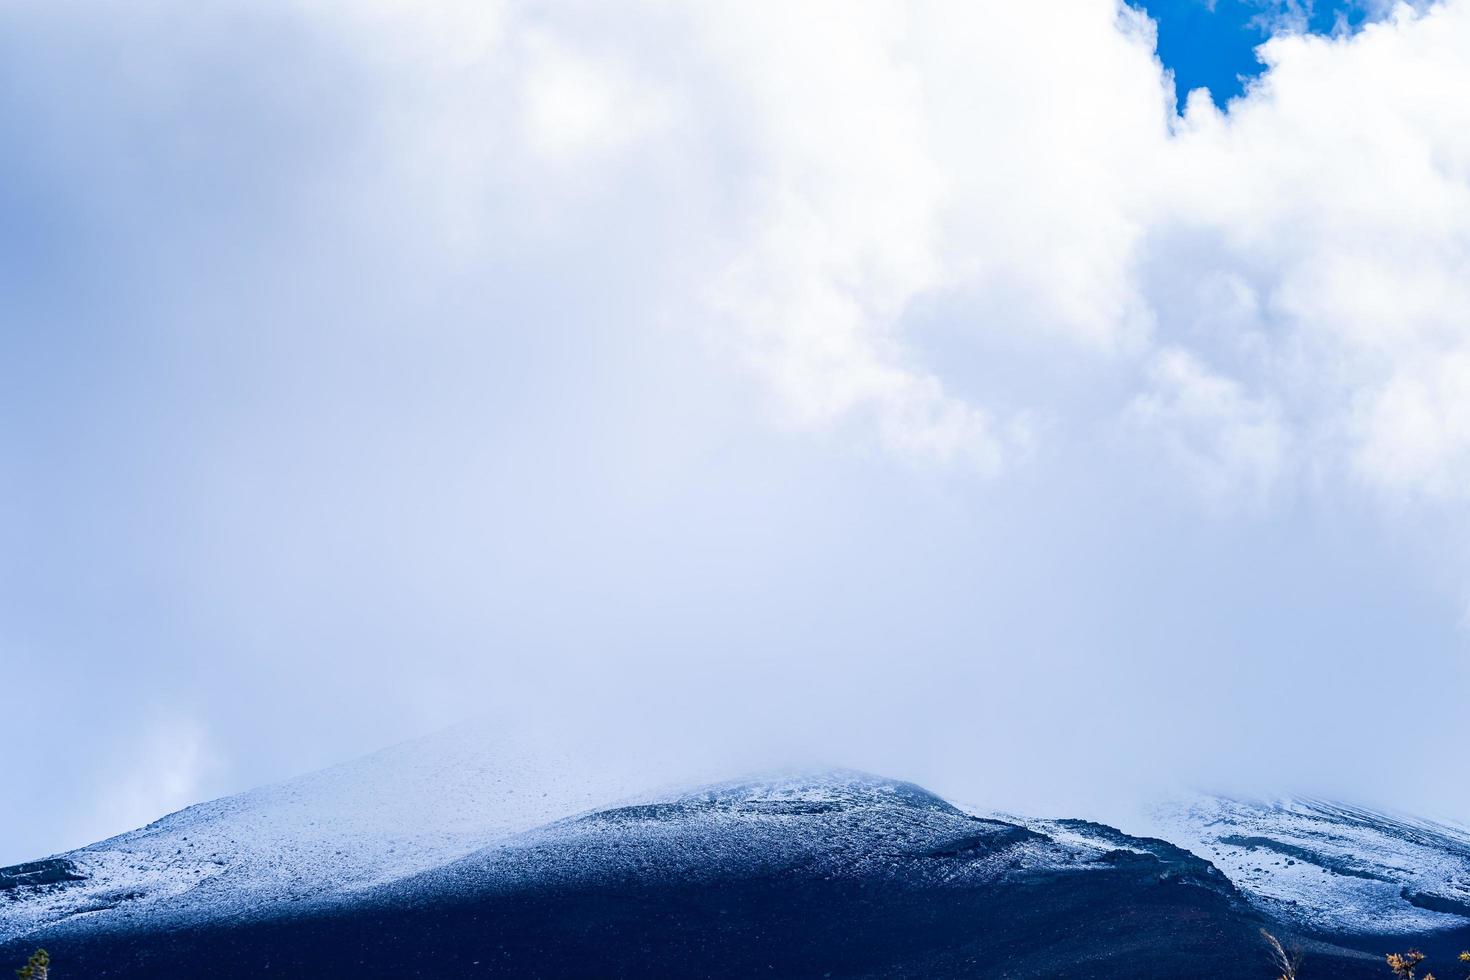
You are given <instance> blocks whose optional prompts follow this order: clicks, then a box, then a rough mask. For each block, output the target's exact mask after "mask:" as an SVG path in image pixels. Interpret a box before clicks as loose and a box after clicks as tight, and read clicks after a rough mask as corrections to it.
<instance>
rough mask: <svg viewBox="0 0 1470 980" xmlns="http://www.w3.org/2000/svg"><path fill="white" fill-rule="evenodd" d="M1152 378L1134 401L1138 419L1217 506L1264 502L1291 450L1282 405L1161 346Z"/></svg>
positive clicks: (1132, 411)
mask: <svg viewBox="0 0 1470 980" xmlns="http://www.w3.org/2000/svg"><path fill="white" fill-rule="evenodd" d="M1148 376H1149V387H1148V389H1147V390H1145V391H1144V392H1143V393H1142V394H1140V395H1138V396H1137V397H1136V398H1135V399H1134V400H1133V403H1132V405H1130V406H1129V409H1128V414H1129V417H1130V419H1131V421H1132V422H1133V423H1134V424H1135V425H1137V426H1139V427H1140V428H1142V429H1144V430H1146V431H1147V432H1149V433H1150V434H1151V435H1153V436H1155V437H1156V438H1158V440H1159V442H1160V444H1161V445H1162V446H1163V447H1164V449H1165V450H1166V452H1167V453H1168V454H1169V457H1170V459H1171V461H1172V462H1173V463H1174V464H1176V465H1177V466H1179V467H1180V468H1181V469H1182V470H1183V471H1184V472H1185V474H1186V476H1187V478H1188V479H1189V481H1190V482H1191V483H1192V484H1193V485H1194V487H1195V488H1196V489H1197V490H1198V491H1199V492H1200V493H1201V494H1202V495H1203V496H1204V497H1205V498H1206V499H1207V500H1208V501H1209V502H1210V503H1211V505H1212V506H1216V507H1229V506H1231V505H1233V504H1237V503H1240V502H1244V503H1247V504H1252V505H1254V504H1259V503H1261V502H1262V501H1263V500H1264V499H1265V498H1266V497H1267V496H1268V495H1269V494H1270V493H1271V492H1272V490H1273V489H1274V488H1275V485H1276V483H1277V481H1278V479H1279V478H1280V477H1281V474H1282V470H1283V469H1284V466H1285V463H1286V456H1287V452H1288V450H1289V448H1290V436H1289V434H1288V432H1287V430H1286V428H1285V426H1284V425H1283V424H1282V421H1281V419H1280V416H1279V412H1278V411H1277V408H1276V406H1275V405H1273V404H1272V403H1271V402H1269V401H1268V400H1265V399H1261V398H1253V397H1251V396H1250V395H1249V394H1248V393H1247V392H1246V391H1245V390H1244V389H1243V388H1242V386H1241V385H1240V384H1239V383H1238V382H1236V381H1234V380H1232V379H1230V378H1227V377H1224V376H1222V375H1220V374H1217V373H1215V372H1213V371H1211V370H1210V369H1209V368H1208V367H1207V366H1206V365H1204V364H1202V363H1201V362H1200V361H1199V360H1198V359H1197V358H1196V357H1194V356H1193V355H1191V354H1190V353H1189V352H1187V351H1184V350H1179V349H1173V348H1171V349H1167V350H1164V351H1161V352H1160V353H1159V354H1158V355H1157V356H1156V357H1155V358H1154V360H1153V362H1152V363H1151V364H1150V366H1149V371H1148Z"/></svg>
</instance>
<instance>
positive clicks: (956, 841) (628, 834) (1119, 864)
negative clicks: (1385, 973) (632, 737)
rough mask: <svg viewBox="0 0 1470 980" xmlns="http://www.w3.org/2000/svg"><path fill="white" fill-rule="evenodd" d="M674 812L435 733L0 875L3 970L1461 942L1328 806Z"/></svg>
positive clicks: (875, 960) (365, 968) (775, 779)
mask: <svg viewBox="0 0 1470 980" xmlns="http://www.w3.org/2000/svg"><path fill="white" fill-rule="evenodd" d="M682 785H685V786H686V788H684V789H677V788H676V789H665V790H646V789H645V790H642V791H640V792H632V791H630V789H629V780H628V779H627V778H625V777H624V776H623V775H620V774H619V773H618V771H617V769H616V767H609V766H606V765H595V766H591V767H588V768H583V769H580V770H579V769H578V768H577V767H576V766H574V765H573V763H572V761H571V760H570V759H567V758H564V757H555V756H552V757H549V758H547V757H542V756H540V755H539V754H537V753H535V752H529V751H525V750H524V749H522V748H520V747H518V746H516V745H514V744H512V743H508V742H505V741H503V740H499V739H496V738H493V737H490V736H487V735H485V734H484V733H482V732H473V731H466V730H460V731H457V732H453V733H446V734H444V735H440V736H436V737H433V738H430V739H426V740H421V741H419V742H414V743H409V744H407V745H404V746H399V747H396V748H394V749H389V750H385V751H384V752H381V753H377V754H375V755H373V756H369V757H366V758H364V759H360V760H357V761H355V762H352V763H348V764H346V765H343V766H338V767H334V768H331V769H327V770H323V771H322V772H319V773H315V774H312V775H309V776H306V777H302V778H300V779H297V780H292V781H289V782H286V783H282V784H278V785H276V786H271V787H265V788H262V789H259V790H254V791H251V792H249V793H244V794H240V795H238V796H234V797H228V798H225V799H222V800H217V801H214V802H212V803H206V804H202V805H200V806H196V807H191V808H189V809H187V810H183V811H181V812H179V813H176V814H173V815H170V816H168V817H165V818H164V819H162V820H160V821H158V822H156V823H154V824H150V825H149V826H147V827H144V828H141V829H139V830H137V831H133V832H131V833H129V834H123V835H121V836H119V837H116V838H112V839H110V840H108V841H103V842H101V843H99V844H95V845H91V846H90V847H86V848H82V849H80V850H77V851H73V852H69V853H67V854H62V855H57V856H55V857H53V858H49V859H46V860H43V861H39V862H31V863H29V864H26V865H20V866H16V867H14V868H6V869H0V957H5V958H9V959H12V960H15V961H16V962H20V961H22V960H23V959H24V955H25V954H26V953H28V952H29V951H30V950H31V949H32V948H34V947H36V946H45V947H46V948H48V949H49V950H50V951H51V953H52V954H53V957H54V959H55V963H56V966H55V975H56V977H57V978H58V980H64V978H65V977H69V976H85V977H144V976H147V977H153V976H157V975H165V974H167V975H181V976H210V977H221V978H233V977H247V976H248V977H260V976H278V977H296V976H301V977H307V976H310V977H322V976H332V977H336V976H354V977H355V976H362V977H380V976H381V977H387V976H394V977H401V976H416V975H424V976H429V975H432V976H438V977H459V976H466V977H472V976H543V977H579V976H628V977H634V976H637V977H649V976H679V977H686V976H730V977H736V976H738V977H747V976H752V975H757V974H759V975H767V976H832V977H850V976H873V977H877V976H885V977H886V976H926V977H928V976H986V977H988V976H1004V977H1055V976H1062V975H1065V976H1069V977H1133V978H1138V977H1142V978H1149V977H1179V976H1262V977H1268V976H1272V975H1273V974H1271V973H1270V972H1269V965H1268V964H1267V962H1266V959H1265V947H1264V945H1263V943H1262V941H1261V938H1260V936H1259V931H1258V930H1259V929H1260V928H1261V927H1262V926H1267V927H1270V928H1272V929H1273V930H1274V931H1277V932H1280V933H1284V934H1286V935H1287V936H1288V937H1290V938H1293V939H1297V940H1300V941H1301V942H1302V943H1303V945H1304V946H1305V947H1306V948H1307V950H1308V962H1309V964H1311V965H1312V966H1314V967H1315V968H1316V972H1314V973H1312V974H1310V975H1317V976H1334V977H1337V976H1341V977H1355V976H1364V977H1368V976H1378V975H1381V972H1382V971H1381V965H1382V958H1381V953H1382V951H1385V950H1387V949H1394V948H1402V947H1404V946H1406V945H1408V944H1409V943H1408V941H1407V939H1408V935H1413V936H1414V938H1415V940H1416V941H1418V942H1420V943H1421V944H1423V943H1424V942H1425V941H1426V940H1427V941H1430V943H1431V946H1433V949H1432V951H1433V952H1435V953H1436V955H1443V954H1445V953H1448V952H1450V951H1451V950H1452V947H1453V946H1454V944H1455V943H1457V942H1461V941H1463V940H1464V939H1465V932H1466V930H1465V927H1466V925H1467V924H1470V919H1467V918H1464V917H1461V916H1460V915H1458V914H1456V913H1455V912H1454V911H1453V910H1446V908H1445V907H1439V908H1436V907H1435V906H1434V905H1433V904H1431V903H1442V902H1455V901H1459V898H1458V897H1457V896H1459V895H1460V894H1461V892H1460V891H1459V890H1458V889H1459V888H1461V887H1462V886H1463V885H1464V883H1465V879H1464V878H1463V867H1464V866H1463V865H1462V864H1460V863H1457V862H1460V861H1461V860H1462V859H1463V858H1464V857H1465V853H1466V852H1465V851H1464V850H1463V849H1462V848H1463V846H1464V841H1463V839H1462V838H1460V837H1458V836H1456V833H1455V832H1454V831H1452V830H1450V829H1448V828H1437V827H1435V826H1433V825H1429V824H1423V823H1412V822H1406V821H1394V820H1391V819H1390V818H1386V817H1382V816H1381V815H1371V814H1367V813H1366V812H1364V811H1355V810H1352V809H1351V808H1346V807H1332V806H1330V805H1328V804H1307V803H1296V804H1273V805H1265V804H1247V803H1241V802H1237V801H1230V800H1223V799H1218V798H1199V799H1195V800H1193V801H1190V802H1189V803H1188V804H1178V805H1171V806H1169V807H1165V808H1161V809H1160V811H1159V813H1158V816H1157V821H1156V822H1157V823H1158V825H1159V827H1160V828H1162V829H1163V831H1165V833H1159V834H1157V835H1156V836H1153V837H1144V836H1134V835H1131V834H1129V833H1126V832H1124V831H1123V830H1120V829H1117V828H1114V827H1110V826H1106V825H1103V824H1100V823H1095V822H1091V821H1087V820H1081V819H1058V820H1043V819H1032V818H1014V817H997V816H995V815H989V816H986V815H979V814H975V813H970V812H966V811H965V810H962V809H960V808H958V807H956V806H954V805H952V804H951V803H949V802H947V801H945V800H944V799H941V798H940V797H938V796H936V795H934V794H932V793H930V792H928V791H926V790H924V789H922V788H921V787H918V786H915V785H913V784H910V783H905V782H901V781H897V780H892V779H886V778H882V777H879V776H873V775H869V774H865V773H860V772H853V771H847V770H822V771H801V772H789V773H779V774H773V775H766V776H762V777H759V778H753V779H744V780H737V781H733V782H731V781H726V782H713V783H709V782H707V783H703V784H692V785H693V788H687V787H688V786H690V785H691V784H688V783H684V784H682ZM1231 821H1233V822H1231ZM1267 842H1269V843H1267ZM1370 845H1371V847H1373V848H1377V849H1376V850H1371V851H1370V850H1368V849H1367V848H1369V846H1370ZM1289 849H1295V850H1289ZM1216 851H1218V852H1219V854H1218V855H1217V854H1216V853H1215V852H1216ZM1369 854H1371V856H1370V857H1365V856H1364V855H1369ZM1350 855H1351V856H1350ZM1288 860H1289V861H1291V862H1293V863H1292V864H1289V865H1288V864H1286V861H1288ZM1273 861H1274V862H1276V863H1274V864H1273V863H1272V862H1273ZM1321 862H1333V863H1334V867H1335V869H1336V873H1335V874H1334V873H1333V871H1332V870H1328V871H1326V872H1325V873H1324V872H1322V871H1320V870H1319V871H1317V872H1314V873H1316V874H1318V875H1319V877H1321V879H1322V880H1323V882H1324V883H1326V885H1325V887H1324V890H1322V891H1314V890H1313V889H1312V888H1311V887H1309V885H1308V883H1307V882H1306V881H1305V880H1304V878H1305V874H1306V872H1305V871H1303V870H1302V866H1303V865H1311V866H1312V867H1316V868H1319V869H1320V868H1325V867H1327V865H1326V864H1323V863H1321ZM1258 866H1264V867H1269V868H1271V872H1270V873H1268V872H1265V871H1263V870H1260V868H1259V867H1258ZM1287 869H1290V871H1289V872H1288V870H1287ZM1368 873H1372V874H1375V875H1378V876H1379V878H1382V879H1387V880H1379V878H1366V877H1360V876H1359V875H1360V874H1368ZM1272 875H1275V876H1276V877H1272ZM1359 883H1371V884H1372V885H1373V886H1374V887H1373V888H1372V889H1371V890H1369V891H1362V889H1364V888H1367V887H1368V886H1367V884H1359ZM1394 887H1398V888H1400V889H1407V897H1402V898H1395V897H1394V896H1393V895H1391V894H1389V892H1390V891H1392V889H1393V888H1394ZM1293 889H1294V890H1293ZM1364 895H1371V897H1372V898H1373V900H1374V901H1373V903H1372V904H1367V903H1365V902H1363V901H1359V899H1360V898H1361V897H1362V896H1364ZM1289 896H1290V897H1289ZM1293 898H1294V900H1295V901H1296V902H1297V904H1296V905H1291V904H1289V903H1290V902H1291V901H1292V900H1293ZM1353 903H1356V904H1353ZM1395 903H1397V904H1395ZM1398 905H1402V906H1403V908H1404V909H1407V910H1408V911H1407V912H1404V911H1403V910H1402V909H1399V908H1398ZM1387 909H1393V910H1394V914H1393V915H1390V914H1388V913H1387V912H1386V911H1385V910H1387ZM1436 943H1437V944H1438V945H1434V944H1436ZM0 962H3V960H0Z"/></svg>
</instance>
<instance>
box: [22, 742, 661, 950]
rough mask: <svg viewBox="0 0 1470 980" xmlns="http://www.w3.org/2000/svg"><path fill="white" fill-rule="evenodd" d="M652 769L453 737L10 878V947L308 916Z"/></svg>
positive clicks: (617, 793) (228, 803)
mask: <svg viewBox="0 0 1470 980" xmlns="http://www.w3.org/2000/svg"><path fill="white" fill-rule="evenodd" d="M649 768H651V767H644V770H643V771H642V772H640V775H639V776H638V777H637V778H636V779H635V778H634V777H632V776H630V775H629V774H628V773H627V772H620V771H618V770H617V769H615V768H612V767H608V766H606V765H596V766H589V765H587V764H586V762H585V760H584V761H582V762H581V763H580V764H579V763H577V762H575V761H574V760H573V759H572V758H570V757H568V756H566V755H564V754H558V753H554V752H545V751H542V750H539V749H537V750H531V749H529V748H527V747H526V745H525V744H524V743H521V742H518V741H516V740H512V739H507V738H504V737H501V736H500V735H499V734H497V733H496V732H495V731H494V730H493V729H491V728H490V727H488V726H479V725H467V726H460V727H456V728H453V729H449V730H447V731H444V732H441V733H438V734H436V735H432V736H429V737H427V738H422V739H417V740H414V741H411V742H406V743H403V744H401V745H398V746H394V747H391V748H388V749H384V750H382V751H380V752H376V753H373V754H371V755H368V756H364V757H362V758H360V759H356V760H354V761H351V762H348V763H344V764H342V765H338V766H334V767H331V768H328V769H324V770H321V771H319V772H315V773H311V774H309V775H306V776H302V777H300V778H297V779H292V780H288V781H286V782H282V783H277V784H274V785H270V786H265V787H262V788H259V789H255V790H251V791H249V792H245V793H241V794H238V795H236V796H229V797H225V798H223V799H219V800H214V801H212V802H209V803H202V804H199V805H197V806H192V807H189V808H187V809H185V810H181V811H179V812H177V813H173V814H170V815H168V816H166V817H163V818H162V819H160V820H157V821H155V822H153V823H151V824H149V825H147V826H146V827H142V828H140V829H138V830H134V831H131V832H129V833H125V834H121V835H119V836H117V837H113V838H111V839H109V840H105V841H101V842H99V843H97V844H92V845H90V846H87V847H83V848H81V849H79V850H76V851H71V852H68V853H66V854H62V855H57V856H55V857H53V858H50V859H47V860H46V861H43V862H33V863H32V864H33V866H34V868H35V869H36V870H34V871H32V872H30V873H29V874H26V873H21V874H19V875H11V877H12V878H15V879H16V880H15V881H14V882H11V883H10V884H11V885H12V887H5V886H6V885H7V882H6V881H4V880H0V941H3V940H6V939H11V938H14V937H16V936H20V935H24V934H26V933H27V932H30V931H32V930H34V929H37V928H39V927H42V926H46V925H50V924H54V923H57V922H60V921H65V920H70V919H74V918H85V919H89V920H98V919H102V920H108V921H112V920H123V921H127V922H131V923H134V924H136V922H137V920H150V921H153V922H156V923H160V924H161V923H164V922H177V921H189V922H197V921H201V920H208V919H212V918H221V917H225V916H229V917H233V918H239V917H241V916H249V915H252V914H266V913H275V912H279V911H281V910H283V909H291V908H300V907H304V906H305V905H306V904H314V903H319V902H321V901H323V900H330V899H331V897H332V896H334V895H338V894H341V893H344V892H353V891H357V890H361V889H364V888H368V887H371V886H373V885H376V884H379V883H382V882H385V881H392V880H395V879H398V878H402V877H404V876H407V875H411V874H414V873H416V872H419V871H423V870H425V869H428V868H435V867H439V866H442V865H444V864H446V863H448V862H450V861H453V860H455V859H456V858H458V857H461V856H463V855H466V854H469V853H471V852H473V851H475V850H477V849H480V848H484V847H486V846H488V845H490V844H493V843H495V842H496V841H499V840H502V839H505V838H507V837H510V836H512V835H514V834H517V833H521V832H523V831H526V830H529V829H531V828H534V827H538V826H541V825H543V824H546V823H548V822H550V821H553V820H556V819H559V818H561V817H565V816H567V815H570V814H575V813H579V812H582V811H585V810H588V809H591V808H593V807H597V806H604V805H607V804H609V803H612V802H615V801H617V800H619V799H621V798H622V797H624V796H626V795H628V794H629V793H631V792H634V791H635V790H636V791H641V790H645V789H646V788H647V785H646V780H647V779H648V778H649V777H648V775H647V770H648V769H649ZM639 780H644V782H640V781H639ZM94 924H95V923H94Z"/></svg>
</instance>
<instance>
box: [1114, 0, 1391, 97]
mask: <svg viewBox="0 0 1470 980" xmlns="http://www.w3.org/2000/svg"><path fill="white" fill-rule="evenodd" d="M1134 6H1137V7H1139V8H1141V9H1143V10H1146V11H1147V12H1148V14H1149V16H1151V17H1152V18H1153V19H1154V20H1155V21H1157V22H1158V25H1159V58H1160V59H1161V60H1162V61H1163V63H1164V66H1165V67H1167V68H1169V69H1170V70H1171V71H1173V72H1174V80H1175V88H1176V91H1177V92H1178V94H1179V101H1180V102H1181V103H1182V102H1183V101H1184V96H1185V95H1187V94H1188V93H1189V92H1190V91H1192V90H1193V89H1197V88H1201V87H1203V88H1208V89H1209V90H1210V94H1211V95H1212V96H1213V97H1214V99H1215V103H1216V104H1217V105H1219V106H1221V107H1222V108H1223V107H1224V105H1225V103H1226V102H1228V101H1229V100H1230V99H1232V98H1234V97H1235V96H1237V95H1239V94H1240V93H1241V91H1242V90H1243V89H1244V87H1245V82H1246V81H1247V80H1249V79H1251V78H1254V77H1255V76H1256V75H1259V74H1260V73H1261V70H1262V65H1261V63H1260V62H1259V61H1258V60H1257V59H1256V55H1255V48H1256V46H1257V45H1259V44H1260V43H1261V42H1262V41H1264V40H1265V39H1266V38H1268V37H1270V36H1271V34H1272V33H1274V32H1275V31H1278V30H1290V29H1295V30H1302V29H1303V28H1305V29H1307V30H1310V31H1313V32H1315V33H1322V34H1329V33H1332V32H1333V31H1340V30H1344V29H1348V30H1351V29H1354V28H1356V27H1358V26H1359V25H1361V24H1362V22H1363V21H1364V19H1365V18H1366V16H1367V11H1366V9H1365V7H1364V5H1363V4H1362V3H1361V2H1359V0H1348V2H1342V0H1324V2H1321V3H1315V4H1314V3H1312V2H1311V0H1304V2H1297V0H1285V2H1283V0H1137V2H1135V3H1134Z"/></svg>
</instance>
